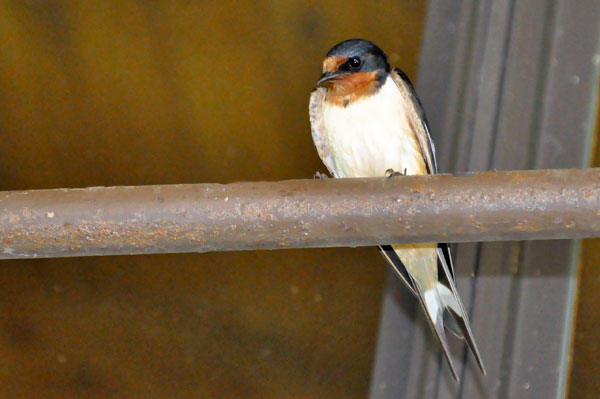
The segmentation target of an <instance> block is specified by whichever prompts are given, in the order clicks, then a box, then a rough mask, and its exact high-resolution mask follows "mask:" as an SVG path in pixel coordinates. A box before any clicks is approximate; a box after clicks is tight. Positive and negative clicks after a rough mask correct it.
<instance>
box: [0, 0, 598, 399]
mask: <svg viewBox="0 0 600 399" xmlns="http://www.w3.org/2000/svg"><path fill="white" fill-rule="evenodd" d="M425 10H426V2H425V1H416V0H401V1H398V0H396V1H383V2H377V3H376V4H374V3H368V2H359V1H351V2H344V3H343V6H340V2H334V1H319V2H292V1H286V2H270V1H255V2H245V3H244V2H232V1H231V2H192V1H189V0H185V1H184V0H178V1H139V0H138V1H133V0H122V1H83V0H80V1H59V0H48V1H39V2H38V1H16V0H14V1H2V2H0V36H1V37H2V40H0V135H1V137H2V139H1V140H0V190H20V189H41V188H57V187H85V186H107V185H141V184H169V183H200V182H232V181H245V180H249V181H250V180H281V179H292V178H311V177H312V176H313V174H314V172H315V171H317V170H319V171H322V172H323V171H324V167H323V166H322V165H321V163H320V160H319V159H318V157H317V155H316V151H315V150H314V148H313V144H312V141H311V137H310V127H309V123H308V111H307V106H308V96H309V93H310V91H311V90H312V89H313V87H314V83H315V81H316V79H317V78H318V77H319V75H320V69H321V61H322V58H323V57H324V55H325V53H326V52H327V50H328V49H329V48H330V47H331V46H332V45H334V44H335V43H337V42H339V41H341V40H344V39H348V38H352V37H364V38H368V39H370V40H372V41H374V42H375V43H377V44H379V45H380V46H381V47H382V48H383V49H384V50H386V51H387V53H388V55H389V57H390V61H391V63H392V64H393V65H396V66H400V67H401V68H402V69H404V70H405V71H406V72H407V73H408V75H409V76H411V77H413V78H416V76H415V71H416V65H417V60H418V57H419V47H420V44H421V38H422V30H423V26H424V25H423V24H424V15H425ZM596 159H599V158H598V157H596ZM584 255H585V256H584V257H583V262H584V263H588V266H587V267H583V270H585V273H588V275H587V277H588V278H587V279H586V280H585V283H584V284H582V289H583V291H582V292H584V293H586V292H587V293H590V294H588V295H587V296H586V295H583V296H581V298H580V302H579V304H580V305H579V306H580V307H581V309H584V311H583V312H580V313H579V318H578V329H577V332H576V336H577V337H576V340H575V343H576V345H575V351H576V355H575V358H574V359H575V361H574V369H575V370H577V373H574V375H575V374H576V377H575V378H573V381H575V383H574V384H573V386H572V389H573V390H578V391H577V395H578V396H573V397H584V396H583V395H584V394H585V393H586V392H592V391H591V390H592V389H594V387H593V384H594V382H593V381H595V378H592V377H590V374H591V375H592V376H593V375H594V373H595V375H596V376H597V375H598V374H597V373H598V361H597V360H596V358H597V357H598V356H599V355H600V349H599V348H598V344H597V343H598V342H600V341H599V340H600V336H599V334H598V332H597V331H596V328H595V323H597V321H598V320H599V317H600V314H598V313H599V312H598V310H597V309H598V306H597V304H598V298H594V297H593V295H591V294H592V293H594V292H596V293H597V292H599V290H598V286H599V285H600V280H599V277H598V276H600V270H598V266H597V265H598V264H599V260H600V242H598V241H597V240H591V241H587V242H586V243H585V244H584ZM384 277H385V262H384V260H383V258H382V257H380V255H379V254H378V253H377V251H376V250H375V249H374V248H359V249H343V248H340V249H310V250H308V249H307V250H285V251H270V252H268V251H256V252H236V253H210V254H182V255H160V256H131V257H99V258H79V259H47V260H35V261H34V260H19V261H1V262H0V289H1V290H2V293H1V294H0V396H1V397H2V398H75V397H86V398H122V397H131V398H136V397H144V398H167V397H178V398H188V397H189V398H192V397H193V398H196V397H203V398H217V397H218V398H242V397H243V398H281V397H293V398H364V397H366V396H367V393H368V389H369V381H370V376H371V367H372V362H373V353H374V348H375V338H376V333H377V327H378V325H377V323H378V320H379V310H380V300H381V292H382V290H383V286H384ZM399 372H400V371H399ZM586 372H587V373H590V374H585V373H586ZM596 384H597V383H596ZM596 388H597V386H596ZM590 397H592V396H590Z"/></svg>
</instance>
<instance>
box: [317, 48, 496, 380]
mask: <svg viewBox="0 0 600 399" xmlns="http://www.w3.org/2000/svg"><path fill="white" fill-rule="evenodd" d="M309 114H310V124H311V134H312V138H313V142H314V144H315V147H316V149H317V153H318V154H319V157H320V158H321V160H322V161H323V163H324V164H325V167H326V168H327V170H328V171H329V173H331V175H332V176H333V177H334V178H350V177H383V178H392V177H394V176H398V175H426V174H435V173H437V163H436V158H435V147H434V143H433V141H432V139H431V135H430V133H429V127H428V124H427V119H426V117H425V113H424V111H423V107H422V105H421V102H420V100H419V98H418V97H417V94H416V91H415V89H414V87H413V85H412V83H411V81H410V80H409V78H408V76H407V75H406V74H405V73H404V72H402V71H401V70H400V69H398V68H394V69H392V68H390V64H389V62H388V58H387V55H386V54H385V53H384V52H383V50H381V49H380V48H379V47H378V46H377V45H375V44H374V43H372V42H370V41H368V40H365V39H350V40H345V41H343V42H341V43H338V44H336V45H335V46H333V47H332V48H331V50H329V52H328V53H327V55H326V56H325V59H324V61H323V73H322V75H321V77H320V78H319V79H318V81H317V88H316V89H315V90H313V92H312V93H311V95H310V101H309ZM378 248H379V250H380V252H381V253H382V254H383V256H384V258H385V259H386V260H387V262H388V263H389V264H390V266H391V267H392V269H393V270H394V272H395V274H396V275H397V276H398V277H399V278H400V280H401V281H402V282H403V283H404V284H405V285H406V286H407V287H408V289H409V290H410V291H411V292H412V293H413V294H414V295H415V296H416V297H417V299H418V301H419V303H420V304H421V307H422V308H423V310H424V313H425V316H426V319H427V321H428V322H429V325H430V326H431V329H432V331H433V333H434V335H435V337H436V338H437V340H438V342H439V344H440V346H441V348H442V351H443V353H444V355H445V358H446V360H447V363H448V365H449V368H450V371H451V373H452V376H453V377H454V379H455V380H456V381H457V382H458V381H459V378H458V374H457V371H456V368H455V366H454V364H453V362H452V358H451V356H450V351H449V347H448V340H447V338H446V331H450V332H451V333H452V334H453V335H454V336H456V337H457V338H459V339H463V340H464V341H465V342H466V344H467V346H468V347H469V349H470V351H471V353H472V354H473V356H474V358H475V361H476V363H477V365H478V367H479V369H480V370H481V372H482V373H483V374H484V375H485V367H484V364H483V361H482V359H481V355H480V353H479V349H478V348H477V344H476V342H475V339H474V336H473V333H472V331H471V327H470V325H469V319H468V315H467V312H466V311H465V307H464V305H463V304H462V301H461V299H460V297H459V295H458V291H457V289H456V284H455V280H454V266H453V264H452V255H451V252H450V247H449V246H448V244H444V243H421V244H386V245H383V244H382V245H379V246H378ZM447 316H450V317H447Z"/></svg>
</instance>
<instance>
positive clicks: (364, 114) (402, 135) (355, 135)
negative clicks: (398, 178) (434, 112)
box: [323, 77, 426, 177]
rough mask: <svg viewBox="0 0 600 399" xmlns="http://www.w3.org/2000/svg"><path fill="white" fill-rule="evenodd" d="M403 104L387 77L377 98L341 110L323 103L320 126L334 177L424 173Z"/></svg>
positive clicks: (423, 166) (397, 91)
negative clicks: (331, 160)
mask: <svg viewBox="0 0 600 399" xmlns="http://www.w3.org/2000/svg"><path fill="white" fill-rule="evenodd" d="M403 101H405V99H404V98H402V96H401V94H400V91H399V90H398V88H397V87H396V84H395V83H394V81H393V80H392V79H391V78H390V77H388V78H387V80H386V82H385V83H384V85H383V86H382V87H381V89H380V90H379V91H378V92H377V94H375V95H373V96H370V97H367V98H365V99H362V100H358V101H355V102H353V103H352V104H349V105H348V106H347V107H345V108H344V107H340V106H335V105H328V103H327V102H325V103H324V107H323V122H324V125H325V130H326V132H327V138H328V140H329V146H330V148H331V152H332V154H333V158H334V161H335V171H334V174H335V176H336V177H374V176H383V175H385V171H386V170H388V169H394V170H395V171H397V172H404V170H405V169H406V172H407V174H424V173H426V168H425V163H424V160H423V155H422V153H421V150H420V148H419V144H418V142H417V140H416V137H415V135H414V133H413V132H412V129H411V127H410V124H409V121H408V117H407V114H406V112H405V109H404V107H403V106H402V104H403Z"/></svg>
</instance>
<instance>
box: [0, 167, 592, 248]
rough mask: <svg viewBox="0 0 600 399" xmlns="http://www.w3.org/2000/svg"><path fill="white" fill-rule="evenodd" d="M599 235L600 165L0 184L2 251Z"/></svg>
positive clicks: (326, 244) (299, 245)
mask: <svg viewBox="0 0 600 399" xmlns="http://www.w3.org/2000/svg"><path fill="white" fill-rule="evenodd" d="M594 236H600V169H586V170H576V169H572V170H537V171H512V172H500V171H493V172H484V173H475V174H468V175H465V176H460V177H455V176H451V175H435V176H406V177H396V178H392V179H386V178H371V179H325V180H289V181H282V182H257V183H232V184H225V185H222V184H190V185H164V186H136V187H91V188H84V189H57V190H32V191H8V192H0V258H3V259H10V258H28V257H64V256H88V255H119V254H150V253H169V252H205V251H225V250H244V249H278V248H303V247H333V246H363V245H375V244H385V243H403V242H439V241H443V242H459V241H495V240H530V239H552V238H582V237H594Z"/></svg>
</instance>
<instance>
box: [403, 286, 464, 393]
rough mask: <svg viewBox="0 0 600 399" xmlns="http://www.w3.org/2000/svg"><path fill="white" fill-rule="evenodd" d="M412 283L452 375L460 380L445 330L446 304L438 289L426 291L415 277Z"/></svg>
mask: <svg viewBox="0 0 600 399" xmlns="http://www.w3.org/2000/svg"><path fill="white" fill-rule="evenodd" d="M411 278H412V276H411ZM412 283H413V286H414V287H415V291H416V292H417V298H419V302H421V306H422V307H423V310H425V316H426V318H427V321H429V325H430V326H431V329H432V330H433V333H434V335H435V337H436V338H437V340H438V342H439V344H440V346H441V347H442V350H443V352H444V357H445V358H446V361H447V362H448V366H450V371H451V372H452V377H454V379H455V380H456V381H457V382H458V381H459V380H460V379H459V378H458V373H457V372H456V368H455V367H454V363H452V357H451V356H450V348H449V346H448V340H447V339H446V331H445V330H444V304H443V302H442V300H441V298H440V297H439V294H438V292H437V290H428V291H425V290H424V289H423V287H422V286H421V284H420V283H419V282H418V281H416V280H415V279H412Z"/></svg>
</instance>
